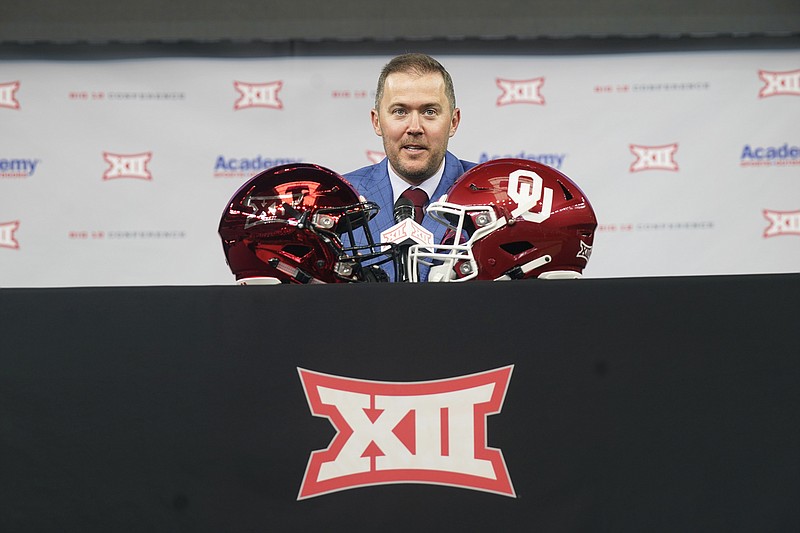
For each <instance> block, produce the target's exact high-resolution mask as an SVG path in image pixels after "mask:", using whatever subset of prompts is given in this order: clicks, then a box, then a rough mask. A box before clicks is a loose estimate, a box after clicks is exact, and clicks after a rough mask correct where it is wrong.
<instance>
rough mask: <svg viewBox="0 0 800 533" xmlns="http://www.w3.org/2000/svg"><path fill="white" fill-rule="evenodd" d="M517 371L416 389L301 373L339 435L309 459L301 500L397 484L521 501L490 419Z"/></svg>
mask: <svg viewBox="0 0 800 533" xmlns="http://www.w3.org/2000/svg"><path fill="white" fill-rule="evenodd" d="M512 369H513V366H507V367H503V368H498V369H495V370H490V371H487V372H481V373H478V374H471V375H467V376H460V377H455V378H448V379H441V380H436V381H419V382H406V383H400V382H384V381H367V380H360V379H353V378H346V377H340V376H332V375H328V374H320V373H318V372H313V371H310V370H305V369H302V368H298V372H299V373H300V381H301V382H302V384H303V390H304V391H305V394H306V398H307V400H308V405H309V408H310V409H311V413H312V414H313V415H314V416H319V417H324V418H327V419H328V420H330V422H331V424H333V426H334V427H335V428H336V431H337V432H336V435H335V436H334V437H333V440H332V441H331V442H330V444H329V445H328V447H327V448H326V449H324V450H316V451H314V452H312V453H311V457H310V458H309V461H308V465H307V467H306V472H305V476H304V477H303V482H302V485H301V487H300V492H299V494H298V496H297V499H298V500H302V499H305V498H311V497H314V496H320V495H323V494H328V493H331V492H337V491H341V490H346V489H351V488H356V487H366V486H370V485H384V484H393V483H424V484H436V485H447V486H453V487H461V488H467V489H473V490H479V491H485V492H492V493H496V494H501V495H505V496H511V497H516V495H515V493H514V488H513V486H512V484H511V478H510V477H509V474H508V469H507V468H506V465H505V460H504V459H503V454H502V452H501V451H500V450H499V449H495V448H489V447H488V446H487V440H488V439H487V417H488V416H489V415H492V414H496V413H499V412H500V410H501V408H502V406H503V400H504V399H505V394H506V390H507V388H508V384H509V380H510V379H511V371H512Z"/></svg>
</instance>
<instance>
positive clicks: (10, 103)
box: [0, 81, 19, 109]
mask: <svg viewBox="0 0 800 533" xmlns="http://www.w3.org/2000/svg"><path fill="white" fill-rule="evenodd" d="M17 89H19V82H18V81H12V82H10V83H0V107H8V108H10V109H19V101H18V100H17V97H16V92H17Z"/></svg>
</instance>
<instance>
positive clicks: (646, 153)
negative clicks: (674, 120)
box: [630, 143, 678, 172]
mask: <svg viewBox="0 0 800 533" xmlns="http://www.w3.org/2000/svg"><path fill="white" fill-rule="evenodd" d="M630 150H631V152H632V153H633V154H634V155H635V156H636V160H635V161H634V162H633V163H632V164H631V168H630V171H631V172H641V171H643V170H673V171H676V170H678V163H676V162H675V153H676V152H677V151H678V144H677V143H675V144H667V145H664V146H642V145H638V144H631V145H630Z"/></svg>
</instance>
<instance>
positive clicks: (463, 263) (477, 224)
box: [410, 159, 597, 282]
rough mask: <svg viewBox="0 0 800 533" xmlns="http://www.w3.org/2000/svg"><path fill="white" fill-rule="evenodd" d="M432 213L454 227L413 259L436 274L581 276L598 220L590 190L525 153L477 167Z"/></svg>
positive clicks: (455, 277) (445, 277) (457, 277)
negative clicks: (588, 191)
mask: <svg viewBox="0 0 800 533" xmlns="http://www.w3.org/2000/svg"><path fill="white" fill-rule="evenodd" d="M428 214H429V215H431V217H433V218H434V219H435V220H437V221H438V222H440V223H442V224H445V225H446V226H447V227H448V228H449V231H448V232H447V235H446V237H445V239H443V241H442V243H441V244H438V245H433V246H430V245H428V246H425V245H416V246H413V247H412V249H411V251H410V257H411V262H412V264H413V263H416V264H417V268H412V271H415V270H417V269H418V264H425V265H428V266H430V271H429V274H428V281H445V282H447V281H467V280H472V279H478V280H507V279H528V278H542V279H565V278H579V277H581V276H582V272H583V268H584V267H585V266H586V263H587V261H588V259H589V255H590V254H591V247H592V244H593V241H594V231H595V228H596V227H597V219H596V217H595V214H594V210H593V209H592V207H591V204H590V203H589V201H588V199H587V198H586V195H585V194H584V193H583V192H582V191H581V190H580V188H578V186H577V185H576V184H575V183H574V182H572V180H570V179H569V178H568V177H567V176H565V175H564V174H562V173H561V172H559V171H557V170H555V169H553V168H551V167H548V166H546V165H543V164H541V163H537V162H534V161H528V160H523V159H498V160H493V161H488V162H486V163H483V164H481V165H478V166H476V167H473V168H472V169H470V170H469V171H467V172H466V173H465V174H464V175H462V176H461V177H460V178H459V179H458V180H457V181H456V183H455V184H453V186H452V187H451V188H450V190H449V191H448V194H447V195H445V196H443V197H442V199H441V200H440V201H438V202H432V203H431V204H430V205H429V206H428Z"/></svg>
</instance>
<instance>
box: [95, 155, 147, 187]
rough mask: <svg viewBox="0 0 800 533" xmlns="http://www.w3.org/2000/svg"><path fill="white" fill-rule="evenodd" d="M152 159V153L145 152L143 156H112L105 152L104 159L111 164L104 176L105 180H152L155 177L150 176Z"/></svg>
mask: <svg viewBox="0 0 800 533" xmlns="http://www.w3.org/2000/svg"><path fill="white" fill-rule="evenodd" d="M152 158H153V153H152V152H144V153H141V154H112V153H111V152H103V159H105V161H106V163H108V164H109V167H108V169H107V170H106V171H105V173H104V174H103V179H104V180H113V179H118V178H134V179H141V180H152V179H153V175H152V174H150V170H149V169H148V168H147V165H148V163H150V160H151V159H152Z"/></svg>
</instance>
